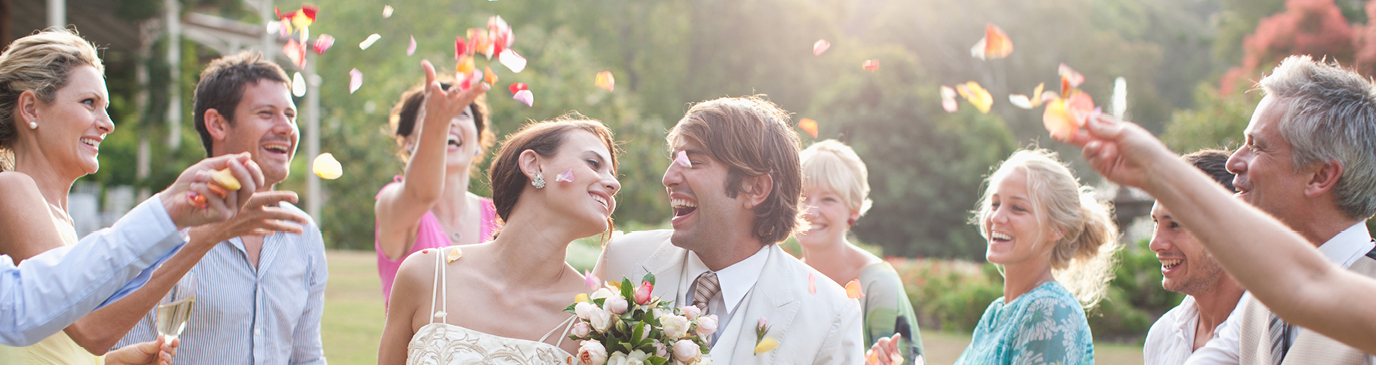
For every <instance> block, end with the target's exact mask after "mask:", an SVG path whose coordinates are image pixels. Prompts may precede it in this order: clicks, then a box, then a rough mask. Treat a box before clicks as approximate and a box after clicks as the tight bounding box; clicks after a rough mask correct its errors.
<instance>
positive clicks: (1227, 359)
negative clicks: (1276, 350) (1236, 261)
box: [1185, 222, 1376, 365]
mask: <svg viewBox="0 0 1376 365" xmlns="http://www.w3.org/2000/svg"><path fill="white" fill-rule="evenodd" d="M1372 248H1376V243H1372V241H1371V233H1370V232H1368V231H1367V229H1366V222H1358V223H1357V224H1354V225H1352V226H1351V227H1348V228H1347V229H1344V230H1343V231H1342V232H1338V235H1336V236H1333V238H1330V239H1328V242H1324V243H1323V245H1321V246H1319V252H1321V253H1323V256H1324V257H1326V258H1328V260H1329V261H1332V262H1333V263H1335V264H1338V265H1341V266H1342V267H1343V268H1344V269H1346V268H1347V267H1348V266H1352V264H1353V263H1355V262H1357V259H1359V258H1361V257H1362V256H1364V255H1366V254H1367V252H1371V249H1372ZM1251 298H1252V293H1251V292H1247V293H1245V294H1243V295H1242V300H1239V301H1238V307H1239V308H1241V307H1242V303H1246V302H1247V301H1248V300H1249V299H1251ZM1235 313H1236V311H1235ZM1230 318H1231V317H1230ZM1219 327H1222V328H1223V329H1222V330H1215V331H1216V332H1215V335H1214V339H1212V340H1209V343H1206V344H1204V347H1200V348H1199V351H1195V352H1194V354H1193V355H1190V360H1189V361H1187V362H1185V363H1186V364H1190V365H1214V364H1230V365H1231V364H1237V363H1238V362H1239V361H1240V360H1239V359H1238V356H1239V355H1238V353H1239V352H1240V351H1242V349H1241V347H1242V344H1241V342H1239V341H1240V340H1241V337H1242V321H1228V322H1225V323H1224V325H1223V326H1219ZM1303 330H1304V329H1303V328H1301V327H1299V326H1292V327H1291V331H1290V341H1291V342H1294V341H1295V337H1296V336H1299V332H1300V331H1303ZM1372 359H1373V358H1372V357H1371V356H1367V359H1366V363H1367V364H1370V363H1372Z"/></svg>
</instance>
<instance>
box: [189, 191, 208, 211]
mask: <svg viewBox="0 0 1376 365" xmlns="http://www.w3.org/2000/svg"><path fill="white" fill-rule="evenodd" d="M186 199H187V200H190V201H191V205H193V206H196V207H197V208H201V209H205V208H206V207H207V205H206V201H205V196H203V195H201V194H197V193H196V192H194V191H188V192H186Z"/></svg>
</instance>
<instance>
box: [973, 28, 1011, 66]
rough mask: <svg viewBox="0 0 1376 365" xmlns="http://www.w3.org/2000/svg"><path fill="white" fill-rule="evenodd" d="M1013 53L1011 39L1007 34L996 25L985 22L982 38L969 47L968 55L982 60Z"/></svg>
mask: <svg viewBox="0 0 1376 365" xmlns="http://www.w3.org/2000/svg"><path fill="white" fill-rule="evenodd" d="M1010 53H1013V41H1012V40H1009V39H1008V34H1006V33H1004V32H1003V29H999V27H998V26H997V25H993V24H986V25H985V26H984V38H981V39H980V40H979V43H976V44H975V47H974V48H971V49H970V55H971V56H974V57H975V58H978V59H982V60H992V59H999V58H1004V57H1008V55H1009V54H1010Z"/></svg>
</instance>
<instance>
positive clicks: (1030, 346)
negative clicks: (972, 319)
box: [956, 281, 1094, 365]
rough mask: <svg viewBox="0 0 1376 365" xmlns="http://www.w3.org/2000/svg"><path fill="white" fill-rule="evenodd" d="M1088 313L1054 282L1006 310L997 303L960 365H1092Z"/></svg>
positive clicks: (988, 311)
mask: <svg viewBox="0 0 1376 365" xmlns="http://www.w3.org/2000/svg"><path fill="white" fill-rule="evenodd" d="M1093 363H1094V339H1093V336H1092V335H1090V333H1089V323H1088V322H1086V321H1085V311H1084V309H1083V308H1081V307H1080V302H1078V301H1076V300H1075V296H1074V295H1071V294H1070V292H1069V291H1067V290H1066V289H1065V287H1063V286H1061V284H1059V283H1056V282H1054V281H1051V282H1046V283H1043V284H1042V285H1040V286H1038V287H1037V288H1036V289H1032V291H1030V292H1027V294H1023V295H1022V296H1019V297H1018V298H1017V299H1014V300H1013V302H1012V303H1008V304H1004V303H1003V298H999V299H997V300H994V303H992V304H989V308H987V309H985V310H984V316H982V317H980V319H979V325H977V326H975V333H974V336H973V337H972V338H971V339H970V347H966V348H965V352H963V353H961V354H960V359H959V360H956V364H957V365H960V364H1093Z"/></svg>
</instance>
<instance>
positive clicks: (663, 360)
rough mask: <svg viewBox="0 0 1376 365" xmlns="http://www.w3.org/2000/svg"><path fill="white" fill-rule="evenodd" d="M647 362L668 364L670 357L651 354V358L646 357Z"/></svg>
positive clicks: (650, 363) (661, 364)
mask: <svg viewBox="0 0 1376 365" xmlns="http://www.w3.org/2000/svg"><path fill="white" fill-rule="evenodd" d="M645 363H646V364H649V365H664V364H668V363H669V359H666V358H662V357H659V356H655V355H650V357H649V358H646V359H645Z"/></svg>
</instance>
